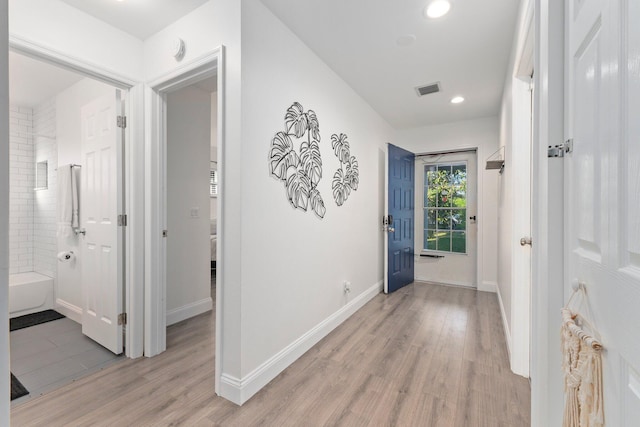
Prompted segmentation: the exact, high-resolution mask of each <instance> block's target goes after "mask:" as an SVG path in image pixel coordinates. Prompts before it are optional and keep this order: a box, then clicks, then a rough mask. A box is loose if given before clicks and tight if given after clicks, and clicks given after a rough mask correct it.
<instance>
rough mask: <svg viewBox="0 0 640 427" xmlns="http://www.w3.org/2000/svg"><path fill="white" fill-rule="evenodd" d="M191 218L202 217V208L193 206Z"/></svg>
mask: <svg viewBox="0 0 640 427" xmlns="http://www.w3.org/2000/svg"><path fill="white" fill-rule="evenodd" d="M191 218H200V208H191Z"/></svg>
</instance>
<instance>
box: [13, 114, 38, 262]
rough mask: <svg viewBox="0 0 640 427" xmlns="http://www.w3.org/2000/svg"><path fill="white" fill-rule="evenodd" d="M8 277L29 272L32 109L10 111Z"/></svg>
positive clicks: (30, 257) (31, 192)
mask: <svg viewBox="0 0 640 427" xmlns="http://www.w3.org/2000/svg"><path fill="white" fill-rule="evenodd" d="M9 114H10V123H9V126H10V129H9V132H10V134H9V138H10V139H9V159H10V169H9V171H10V172H9V173H10V174H11V178H10V185H11V188H10V198H9V274H17V273H26V272H29V271H33V198H34V195H33V187H34V181H33V179H34V171H35V164H34V162H33V151H34V150H33V136H32V134H33V109H31V108H29V107H20V106H17V105H14V106H12V107H11V108H10V113H9Z"/></svg>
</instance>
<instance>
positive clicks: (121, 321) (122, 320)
mask: <svg viewBox="0 0 640 427" xmlns="http://www.w3.org/2000/svg"><path fill="white" fill-rule="evenodd" d="M126 324H127V313H120V314H118V325H126Z"/></svg>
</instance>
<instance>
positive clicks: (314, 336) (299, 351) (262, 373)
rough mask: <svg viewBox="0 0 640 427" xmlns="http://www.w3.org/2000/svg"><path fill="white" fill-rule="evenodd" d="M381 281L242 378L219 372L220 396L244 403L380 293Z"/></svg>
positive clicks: (239, 403)
mask: <svg viewBox="0 0 640 427" xmlns="http://www.w3.org/2000/svg"><path fill="white" fill-rule="evenodd" d="M382 283H383V282H382V281H380V282H378V283H376V284H375V285H373V286H371V287H370V288H369V289H367V290H366V291H364V292H363V293H361V294H360V295H358V296H357V297H355V298H354V299H353V300H352V301H350V302H349V303H347V304H346V305H345V306H343V307H342V308H341V309H340V310H338V311H336V312H335V313H333V314H332V315H331V316H329V317H328V318H326V319H325V320H323V321H322V322H320V323H319V324H318V325H316V326H315V327H314V328H312V329H311V330H309V331H308V332H306V333H305V334H304V335H302V336H301V337H300V338H298V339H297V340H295V341H294V342H292V343H291V344H289V345H288V346H287V347H285V348H284V349H282V350H281V351H280V352H278V353H277V354H275V355H274V356H273V357H271V358H270V359H268V360H267V361H265V362H264V363H263V364H262V365H260V366H258V367H257V368H256V369H254V370H253V371H251V372H250V373H249V374H248V375H246V376H245V377H244V378H242V379H238V378H236V377H233V376H231V375H227V374H224V373H223V374H222V375H221V377H220V396H222V397H224V398H225V399H228V400H230V401H232V402H233V403H235V404H238V405H242V404H243V403H245V402H246V401H247V400H249V399H250V398H251V396H253V395H254V394H256V393H257V392H258V391H260V389H262V387H264V386H265V385H267V384H268V383H269V382H270V381H271V380H272V379H274V378H275V377H277V376H278V375H279V374H280V373H281V372H282V371H284V370H285V369H286V368H287V367H288V366H289V365H291V364H292V363H293V362H295V361H296V360H297V359H298V358H299V357H300V356H302V355H303V354H304V353H306V352H307V351H308V350H309V349H310V348H311V347H313V346H314V345H316V344H317V343H318V342H319V341H320V340H321V339H322V338H324V337H325V336H327V335H328V334H329V333H330V332H331V331H333V330H334V329H335V328H336V327H338V326H339V325H340V324H341V323H342V322H344V321H345V320H347V319H348V318H349V317H350V316H351V315H353V313H355V312H356V311H358V310H359V309H360V308H362V306H364V305H365V304H366V303H367V302H369V301H370V300H371V299H372V298H373V297H375V296H376V295H378V294H379V293H380V292H382Z"/></svg>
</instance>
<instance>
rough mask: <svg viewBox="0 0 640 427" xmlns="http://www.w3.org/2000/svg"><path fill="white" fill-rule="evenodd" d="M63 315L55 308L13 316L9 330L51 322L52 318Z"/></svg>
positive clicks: (62, 316)
mask: <svg viewBox="0 0 640 427" xmlns="http://www.w3.org/2000/svg"><path fill="white" fill-rule="evenodd" d="M64 317H65V316H64V315H62V314H60V313H58V312H57V311H55V310H45V311H40V312H38V313H32V314H25V315H24V316H19V317H14V318H13V319H10V320H9V323H10V325H9V330H10V331H17V330H18V329H23V328H28V327H29V326H35V325H39V324H41V323H47V322H51V321H52V320H58V319H62V318H64Z"/></svg>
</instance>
